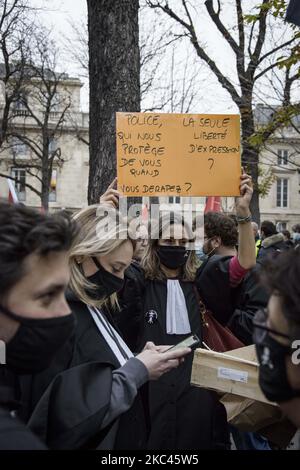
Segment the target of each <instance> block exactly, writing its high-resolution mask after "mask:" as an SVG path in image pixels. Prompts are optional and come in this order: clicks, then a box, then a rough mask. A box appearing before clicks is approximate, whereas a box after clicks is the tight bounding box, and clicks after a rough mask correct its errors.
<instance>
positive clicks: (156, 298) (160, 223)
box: [102, 174, 255, 449]
mask: <svg viewBox="0 0 300 470" xmlns="http://www.w3.org/2000/svg"><path fill="white" fill-rule="evenodd" d="M240 189H241V197H239V198H237V200H236V213H237V216H238V220H239V252H238V256H236V257H231V256H225V257H222V256H211V257H210V258H209V260H208V261H207V262H205V263H203V264H202V265H201V266H200V267H199V263H198V261H197V258H196V255H195V252H194V251H193V250H191V248H190V246H189V242H190V241H191V240H193V233H192V230H191V227H190V225H189V223H188V222H187V221H186V220H185V219H184V218H183V217H182V215H181V214H178V213H173V214H167V216H165V215H162V216H161V217H160V219H159V220H154V221H152V222H153V225H152V227H150V231H149V233H150V237H149V242H148V246H147V249H146V253H145V255H144V258H143V260H142V263H141V270H140V272H138V270H137V268H136V266H134V268H133V267H132V266H131V267H130V269H129V270H127V272H126V283H125V287H124V288H123V290H122V292H121V295H120V301H121V303H122V312H121V315H120V322H119V327H120V329H121V331H122V333H123V335H124V338H125V339H126V341H127V342H128V344H130V346H131V348H132V349H134V350H136V351H140V350H141V347H142V344H144V342H145V341H153V342H154V343H157V344H170V345H173V344H176V343H178V342H180V341H182V340H183V339H185V338H186V337H187V336H188V335H190V334H191V333H193V334H197V335H198V336H199V337H200V338H201V337H202V331H203V324H202V318H201V314H200V306H199V297H201V300H202V302H203V303H204V304H205V305H206V307H207V308H208V309H210V310H211V311H212V313H213V314H214V315H215V316H216V317H217V319H218V320H219V321H220V322H221V323H223V324H226V322H227V321H228V319H229V318H230V315H231V314H232V313H233V310H234V309H233V305H232V296H233V294H234V289H235V287H236V286H237V285H238V283H239V282H240V281H241V280H242V278H243V276H244V275H245V274H246V272H247V270H248V269H250V268H251V267H253V266H254V265H255V246H254V237H253V232H252V227H251V223H250V222H251V217H250V211H249V204H250V200H251V196H252V184H251V179H250V177H248V176H247V175H245V174H243V176H242V177H241V186H240ZM116 195H117V194H116V192H115V190H114V198H116ZM102 200H103V201H105V202H109V201H110V202H111V203H113V201H112V198H111V189H109V191H108V192H107V193H106V194H104V195H103V197H102ZM210 254H211V255H212V254H213V253H210ZM192 359H193V356H192V354H191V355H190V356H189V357H188V358H187V359H186V361H185V363H184V364H183V365H181V366H180V367H179V368H178V369H176V370H173V371H171V372H170V373H168V374H166V375H165V376H163V377H161V378H160V379H159V380H158V381H157V382H156V383H153V384H151V385H150V394H149V396H150V413H151V435H150V439H149V448H151V449H208V448H209V449H212V448H223V449H224V448H226V447H227V445H228V434H227V425H226V415H225V411H224V409H223V408H222V406H221V405H220V404H219V403H218V401H217V400H216V398H215V395H213V394H212V393H210V392H208V391H207V390H202V389H199V388H195V387H191V385H190V377H191V367H192Z"/></svg>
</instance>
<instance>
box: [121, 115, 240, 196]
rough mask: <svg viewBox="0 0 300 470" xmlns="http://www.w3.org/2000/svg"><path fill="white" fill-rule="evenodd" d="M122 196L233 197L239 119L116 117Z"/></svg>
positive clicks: (236, 186) (237, 176) (237, 169)
mask: <svg viewBox="0 0 300 470" xmlns="http://www.w3.org/2000/svg"><path fill="white" fill-rule="evenodd" d="M116 126H117V163H118V186H119V190H120V191H121V192H122V193H123V194H124V195H125V196H164V195H170V196H172V195H181V196H237V195H239V183H240V175H241V161H240V160H241V159H240V119H239V116H238V115H229V114H226V115H224V114H167V113H166V114H153V113H116Z"/></svg>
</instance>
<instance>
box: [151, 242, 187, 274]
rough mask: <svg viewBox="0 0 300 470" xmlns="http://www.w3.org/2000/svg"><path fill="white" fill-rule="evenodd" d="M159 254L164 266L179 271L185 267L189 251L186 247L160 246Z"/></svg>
mask: <svg viewBox="0 0 300 470" xmlns="http://www.w3.org/2000/svg"><path fill="white" fill-rule="evenodd" d="M157 254H158V256H159V259H160V261H161V263H162V264H163V265H164V266H166V267H167V268H170V269H177V268H180V267H181V266H184V265H185V263H186V262H187V259H188V256H189V251H188V250H186V249H185V247H184V246H159V247H158V249H157Z"/></svg>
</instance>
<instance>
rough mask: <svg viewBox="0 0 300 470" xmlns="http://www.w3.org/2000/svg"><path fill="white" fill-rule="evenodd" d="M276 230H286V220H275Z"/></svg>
mask: <svg viewBox="0 0 300 470" xmlns="http://www.w3.org/2000/svg"><path fill="white" fill-rule="evenodd" d="M276 230H277V232H282V230H287V222H283V221H282V220H277V221H276Z"/></svg>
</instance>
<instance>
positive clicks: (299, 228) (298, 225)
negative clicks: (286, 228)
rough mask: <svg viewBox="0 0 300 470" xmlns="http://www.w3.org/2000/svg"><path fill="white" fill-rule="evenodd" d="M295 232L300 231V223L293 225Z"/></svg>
mask: <svg viewBox="0 0 300 470" xmlns="http://www.w3.org/2000/svg"><path fill="white" fill-rule="evenodd" d="M292 230H293V232H296V233H300V224H296V225H294V226H293V227H292Z"/></svg>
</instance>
